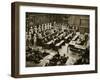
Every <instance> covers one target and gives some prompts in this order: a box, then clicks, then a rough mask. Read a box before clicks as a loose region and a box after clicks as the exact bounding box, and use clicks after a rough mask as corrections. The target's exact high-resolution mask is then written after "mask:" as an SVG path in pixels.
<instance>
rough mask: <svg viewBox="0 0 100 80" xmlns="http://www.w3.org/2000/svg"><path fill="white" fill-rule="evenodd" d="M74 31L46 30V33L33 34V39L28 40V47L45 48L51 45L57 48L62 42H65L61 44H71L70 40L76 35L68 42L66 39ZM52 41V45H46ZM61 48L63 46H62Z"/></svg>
mask: <svg viewBox="0 0 100 80" xmlns="http://www.w3.org/2000/svg"><path fill="white" fill-rule="evenodd" d="M71 32H73V31H68V30H64V31H62V30H60V29H59V30H55V29H51V30H45V31H44V32H39V33H37V34H34V33H33V34H31V37H29V35H28V38H26V45H34V44H36V45H37V46H43V47H47V46H46V45H51V47H52V46H55V45H56V44H57V43H60V42H61V41H62V40H64V41H63V42H62V43H61V44H63V43H64V42H69V41H70V39H71V38H72V37H73V36H74V34H72V35H71V36H70V37H68V39H67V40H65V37H67V35H68V34H70V33H71ZM50 41H51V43H50V44H46V43H49V42H50ZM60 46H61V45H60Z"/></svg>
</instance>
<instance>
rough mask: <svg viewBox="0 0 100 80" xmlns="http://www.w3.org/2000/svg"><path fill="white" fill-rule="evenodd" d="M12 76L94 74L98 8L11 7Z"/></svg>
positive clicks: (73, 6)
mask: <svg viewBox="0 0 100 80" xmlns="http://www.w3.org/2000/svg"><path fill="white" fill-rule="evenodd" d="M11 58H12V76H14V77H39V76H55V75H72V74H85V73H97V7H94V6H79V5H63V4H62V5H61V4H60V5H57V4H42V3H27V2H26V3H25V2H15V3H12V56H11Z"/></svg>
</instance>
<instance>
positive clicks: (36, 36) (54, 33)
mask: <svg viewBox="0 0 100 80" xmlns="http://www.w3.org/2000/svg"><path fill="white" fill-rule="evenodd" d="M48 24H49V25H48ZM48 24H45V27H44V29H43V24H42V25H39V26H38V27H37V26H35V27H28V30H27V29H26V30H27V31H26V42H28V43H26V45H28V44H30V45H33V44H34V43H35V42H36V41H37V40H38V41H40V40H41V39H42V40H43V41H44V42H49V41H50V40H52V39H53V38H56V37H58V36H59V35H60V33H61V31H62V30H60V28H61V27H62V26H64V25H66V24H64V25H61V24H58V23H54V24H51V23H48ZM48 26H49V27H48ZM58 27H59V28H58ZM71 28H73V29H74V26H72V27H68V26H67V28H66V30H67V31H66V34H69V33H71V32H73V31H74V30H75V29H74V30H73V29H71ZM63 31H64V30H63ZM63 31H62V32H63ZM38 41H37V42H38Z"/></svg>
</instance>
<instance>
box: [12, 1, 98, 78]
mask: <svg viewBox="0 0 100 80" xmlns="http://www.w3.org/2000/svg"><path fill="white" fill-rule="evenodd" d="M22 5H24V6H43V7H56V8H74V9H88V10H91V9H92V10H95V70H90V71H74V72H57V73H43V74H25V75H21V74H19V69H20V67H19V40H20V39H19V34H20V30H19V23H20V22H19V7H20V6H22ZM97 13H98V10H97V7H96V6H81V5H64V4H48V3H31V2H13V3H11V76H12V77H15V78H23V77H41V76H58V75H75V74H86V73H97V72H98V69H97V68H98V65H97V63H98V62H97V60H98V57H97V56H98V55H97V52H98V47H97V44H98V43H97V42H98V41H97V40H98V31H97V30H98V28H97V24H98V22H97ZM15 15H17V16H15Z"/></svg>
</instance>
